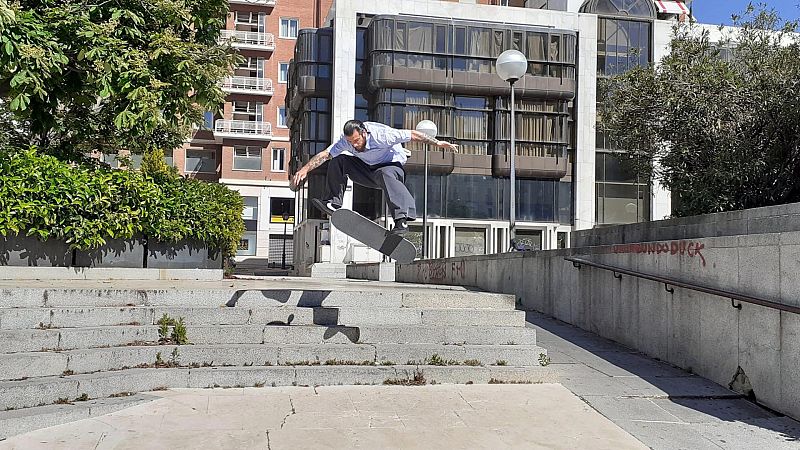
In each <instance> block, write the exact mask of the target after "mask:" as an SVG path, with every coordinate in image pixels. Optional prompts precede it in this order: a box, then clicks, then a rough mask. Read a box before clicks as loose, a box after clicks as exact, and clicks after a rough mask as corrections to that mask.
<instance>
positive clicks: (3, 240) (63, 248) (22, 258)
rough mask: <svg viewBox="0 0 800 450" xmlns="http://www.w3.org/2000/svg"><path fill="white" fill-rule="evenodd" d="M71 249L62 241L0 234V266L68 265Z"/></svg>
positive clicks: (70, 261) (70, 262) (70, 258)
mask: <svg viewBox="0 0 800 450" xmlns="http://www.w3.org/2000/svg"><path fill="white" fill-rule="evenodd" d="M71 265H72V250H71V249H70V248H69V245H67V244H66V243H64V242H61V241H57V240H54V239H50V240H47V241H40V240H39V239H37V238H35V237H32V236H0V266H43V267H69V266H71Z"/></svg>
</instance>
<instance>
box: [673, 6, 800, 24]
mask: <svg viewBox="0 0 800 450" xmlns="http://www.w3.org/2000/svg"><path fill="white" fill-rule="evenodd" d="M685 1H686V3H689V0H685ZM758 1H759V0H753V3H758ZM760 1H761V2H763V3H766V4H767V5H768V6H769V7H770V8H774V9H775V10H776V11H778V14H780V16H781V17H782V18H784V19H792V20H794V19H798V18H800V8H798V7H797V5H799V4H800V0H760ZM693 3H694V4H693V13H694V17H695V18H696V19H697V21H698V22H700V23H710V24H721V23H722V24H726V25H730V24H731V14H733V13H738V12H741V11H744V9H745V8H746V7H747V4H748V3H749V0H694V2H693Z"/></svg>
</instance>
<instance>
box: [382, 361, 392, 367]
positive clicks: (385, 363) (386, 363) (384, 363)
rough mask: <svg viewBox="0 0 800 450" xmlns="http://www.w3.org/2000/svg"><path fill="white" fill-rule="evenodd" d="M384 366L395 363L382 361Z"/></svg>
mask: <svg viewBox="0 0 800 450" xmlns="http://www.w3.org/2000/svg"><path fill="white" fill-rule="evenodd" d="M381 365H382V366H393V365H394V363H393V362H392V361H381Z"/></svg>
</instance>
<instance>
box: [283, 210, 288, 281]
mask: <svg viewBox="0 0 800 450" xmlns="http://www.w3.org/2000/svg"><path fill="white" fill-rule="evenodd" d="M287 223H289V213H288V212H284V213H283V259H282V261H281V269H283V270H286V224H287Z"/></svg>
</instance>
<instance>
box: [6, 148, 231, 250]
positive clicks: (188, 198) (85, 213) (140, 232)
mask: <svg viewBox="0 0 800 450" xmlns="http://www.w3.org/2000/svg"><path fill="white" fill-rule="evenodd" d="M148 156H150V161H152V160H153V156H152V155H148ZM160 157H161V156H160V155H155V158H160ZM161 161H163V160H161ZM162 164H163V163H162ZM144 166H147V167H148V168H149V170H145V168H144ZM242 208H243V202H242V198H241V196H240V195H239V193H238V192H236V191H232V190H230V189H228V188H227V187H226V186H224V185H221V184H218V183H207V182H203V181H199V180H194V179H185V178H182V177H180V176H178V175H177V173H175V172H174V170H166V169H163V168H160V167H158V164H153V163H152V162H150V163H149V164H143V170H142V171H135V170H119V169H111V168H109V167H107V166H105V165H103V164H98V163H92V162H90V161H89V160H87V161H82V162H65V161H62V160H59V159H57V158H55V157H53V156H50V155H46V154H42V153H40V152H38V151H37V149H36V148H33V147H32V148H28V149H16V148H6V149H0V235H3V236H7V235H16V234H25V235H27V236H36V237H38V238H39V239H41V240H47V239H58V240H62V241H65V242H66V243H68V244H69V245H70V247H72V248H76V249H78V250H88V249H93V248H97V247H100V246H102V245H104V244H105V243H106V241H107V240H108V239H130V238H133V237H137V236H144V237H146V238H151V239H156V240H159V241H163V242H178V241H185V240H193V241H198V242H202V243H204V244H205V245H207V246H208V247H211V248H213V249H215V250H220V251H221V252H222V254H223V255H224V256H226V257H227V256H232V255H234V254H235V253H236V248H237V246H238V243H239V240H240V239H241V236H242V233H243V232H244V222H243V220H242Z"/></svg>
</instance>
